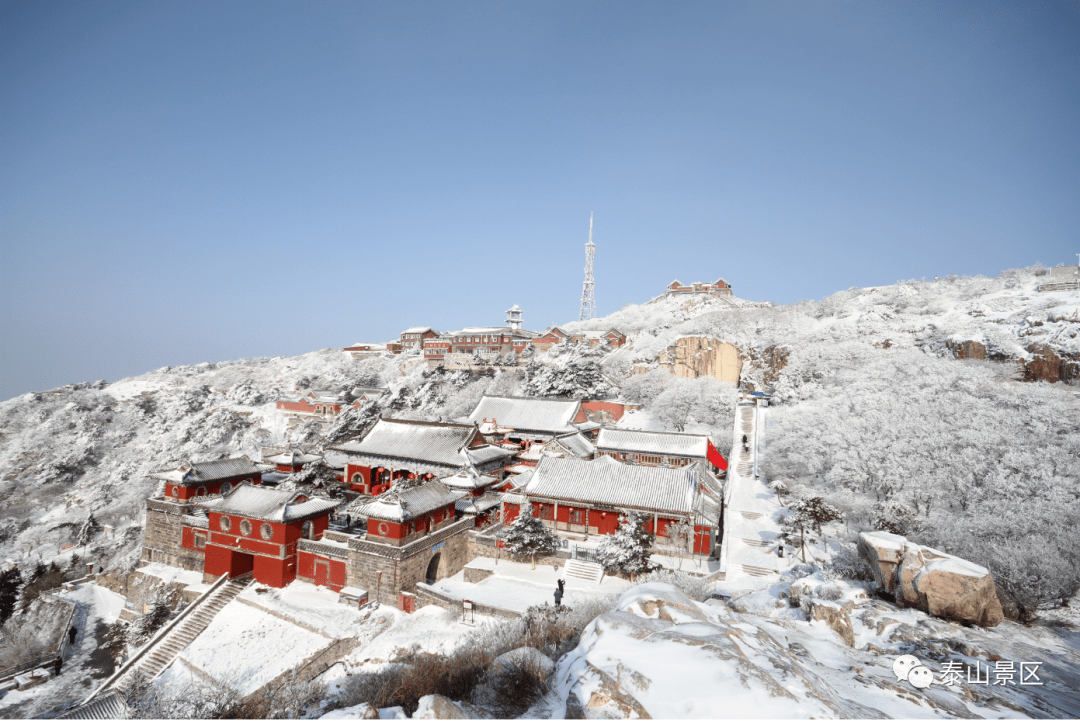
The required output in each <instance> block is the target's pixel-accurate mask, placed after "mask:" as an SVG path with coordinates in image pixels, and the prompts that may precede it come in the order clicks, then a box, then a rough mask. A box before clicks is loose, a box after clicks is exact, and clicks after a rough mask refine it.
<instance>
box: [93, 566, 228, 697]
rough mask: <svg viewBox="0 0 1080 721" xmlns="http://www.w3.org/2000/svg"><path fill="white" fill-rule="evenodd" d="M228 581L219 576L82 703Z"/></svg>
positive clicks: (140, 657) (128, 666)
mask: <svg viewBox="0 0 1080 721" xmlns="http://www.w3.org/2000/svg"><path fill="white" fill-rule="evenodd" d="M228 580H229V574H227V573H224V574H222V575H221V578H219V579H218V580H216V581H214V584H213V585H212V586H210V588H208V589H207V590H206V591H205V592H204V593H203V594H202V595H201V596H199V597H198V598H196V599H195V600H194V601H192V602H191V603H190V604H188V607H187V608H185V609H184V610H183V611H181V612H180V613H179V614H177V616H176V618H174V619H173V620H172V621H170V622H169V623H167V624H165V625H164V626H163V627H162V628H161V629H160V630H159V631H158V632H157V633H155V634H154V635H153V637H152V638H151V639H150V640H149V641H147V642H146V643H144V644H143V645H142V647H141V648H140V649H139V650H138V651H136V652H135V653H134V654H132V656H131V658H130V659H128V660H127V662H126V663H125V664H124V665H123V666H121V667H120V668H119V669H118V670H117V671H116V673H114V674H113V675H112V676H110V677H109V678H108V679H107V680H106V681H105V683H103V684H101V685H100V686H98V688H97V690H95V691H94V692H93V693H92V694H90V695H89V696H87V697H86V700H85V701H83V703H84V704H87V703H90V702H91V701H93V700H94V698H95V697H96V696H97V695H98V694H99V693H101V692H102V691H105V690H107V689H108V688H109V687H110V686H111V685H112V684H113V683H115V682H116V680H117V679H119V678H120V677H121V676H123V675H124V674H125V673H127V672H128V671H130V670H131V669H132V668H134V667H135V664H136V663H138V662H139V661H141V660H142V658H143V656H145V655H146V653H147V652H148V651H149V650H150V649H152V648H153V647H154V645H155V644H157V642H158V641H159V640H161V639H162V638H164V637H165V636H166V635H167V634H168V633H169V632H170V631H172V630H173V629H174V628H176V627H177V626H178V625H179V624H180V623H182V622H183V621H185V620H186V619H187V618H188V617H189V616H191V614H192V613H194V612H195V609H197V608H201V607H202V605H203V603H205V602H206V600H207V599H209V598H210V597H211V596H213V595H214V593H215V592H216V591H217V590H218V589H219V588H221V587H222V586H224V585H225V583H226V582H227V581H228Z"/></svg>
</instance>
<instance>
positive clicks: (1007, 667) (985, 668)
mask: <svg viewBox="0 0 1080 721" xmlns="http://www.w3.org/2000/svg"><path fill="white" fill-rule="evenodd" d="M1040 666H1042V661H1021V662H1020V663H1019V664H1017V663H1016V662H1014V661H1004V660H1000V661H995V662H994V665H993V666H991V665H990V664H989V663H987V664H985V665H984V664H983V663H982V662H981V661H976V662H975V665H974V666H968V665H966V664H963V663H961V662H960V661H946V662H945V663H943V664H942V665H941V672H940V673H941V677H940V678H934V672H933V671H931V670H930V669H929V668H928V667H926V666H924V665H923V662H922V661H920V660H919V659H918V658H916V657H915V656H912V655H910V654H905V655H903V656H899V657H897V659H896V660H895V661H893V673H894V674H895V675H896V678H898V679H900V680H901V681H907V682H908V683H910V684H911V685H912V686H914V687H915V688H919V689H922V688H929V687H930V686H931V684H935V683H936V684H941V685H942V686H959V685H961V684H963V683H965V682H966V683H969V684H972V685H981V686H1017V685H1019V686H1043V685H1044V684H1043V682H1042V681H1041V680H1040V679H1039V667H1040ZM991 674H992V677H991ZM965 677H966V678H965ZM991 678H992V679H993V680H991Z"/></svg>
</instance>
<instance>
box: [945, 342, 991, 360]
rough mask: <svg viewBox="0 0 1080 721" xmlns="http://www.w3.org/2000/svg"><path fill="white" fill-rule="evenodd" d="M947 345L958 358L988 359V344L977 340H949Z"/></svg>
mask: <svg viewBox="0 0 1080 721" xmlns="http://www.w3.org/2000/svg"><path fill="white" fill-rule="evenodd" d="M947 345H948V347H949V350H950V351H952V354H953V357H954V358H956V359H958V360H965V359H969V358H970V359H973V360H986V346H985V345H983V344H982V343H980V342H979V341H977V340H965V341H949V342H948V343H947Z"/></svg>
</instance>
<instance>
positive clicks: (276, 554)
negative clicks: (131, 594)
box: [182, 483, 342, 588]
mask: <svg viewBox="0 0 1080 721" xmlns="http://www.w3.org/2000/svg"><path fill="white" fill-rule="evenodd" d="M341 503H342V501H338V500H333V499H329V498H309V497H307V496H306V495H304V494H303V493H301V492H299V491H279V490H276V489H272V488H262V487H259V486H254V485H252V484H250V483H242V484H240V485H238V486H235V487H233V488H232V489H231V490H229V491H228V492H226V493H225V494H223V495H221V496H218V497H216V498H210V499H207V500H205V501H200V502H199V503H198V504H197V505H198V506H200V507H201V508H202V510H203V511H204V512H205V513H206V516H205V517H200V516H192V517H191V519H190V520H191V522H190V523H186V524H185V525H184V527H183V540H182V545H183V547H184V548H186V549H191V550H194V551H202V552H203V554H204V561H203V573H204V574H206V575H207V576H208V577H210V576H212V577H215V578H216V577H220V576H221V575H222V574H226V575H228V576H229V577H230V578H235V577H237V576H242V575H244V574H247V573H252V574H253V576H254V579H255V580H256V581H258V582H259V583H265V584H266V585H268V586H273V587H275V588H282V587H284V586H286V585H287V584H289V583H291V582H292V581H293V580H295V579H296V577H297V576H298V575H303V574H298V569H299V567H300V557H299V554H298V550H297V544H298V543H299V541H300V540H301V539H304V538H306V539H311V540H317V539H320V538H322V535H323V533H324V532H325V531H326V529H327V528H328V526H329V522H330V520H329V519H330V513H331V512H332V511H333V510H334V509H335V508H336V507H337V506H339V505H340V504H341ZM200 521H202V522H201V523H200Z"/></svg>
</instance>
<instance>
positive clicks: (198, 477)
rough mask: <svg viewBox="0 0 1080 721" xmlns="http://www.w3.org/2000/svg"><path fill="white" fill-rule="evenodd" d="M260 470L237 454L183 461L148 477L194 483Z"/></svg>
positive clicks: (244, 457) (248, 459)
mask: <svg viewBox="0 0 1080 721" xmlns="http://www.w3.org/2000/svg"><path fill="white" fill-rule="evenodd" d="M260 470H261V469H260V468H259V467H258V466H256V465H255V464H254V463H252V462H251V459H250V458H248V457H247V456H239V457H237V458H223V459H221V460H219V461H205V462H203V463H192V462H190V461H185V462H184V463H181V464H180V465H179V466H178V467H177V468H174V469H171V470H166V471H157V472H156V473H151V474H150V477H151V478H154V479H157V480H159V481H167V482H169V483H180V484H183V485H195V484H200V483H210V482H212V481H223V480H227V479H229V478H240V477H243V476H252V475H255V474H256V473H259V472H260Z"/></svg>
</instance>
